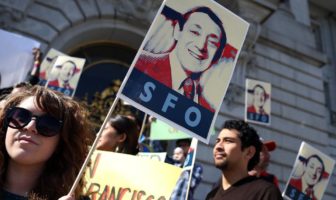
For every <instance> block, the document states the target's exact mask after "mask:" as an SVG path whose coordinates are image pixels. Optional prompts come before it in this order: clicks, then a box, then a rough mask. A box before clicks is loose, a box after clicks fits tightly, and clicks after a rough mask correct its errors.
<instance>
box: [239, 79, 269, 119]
mask: <svg viewBox="0 0 336 200" xmlns="http://www.w3.org/2000/svg"><path fill="white" fill-rule="evenodd" d="M245 121H249V122H253V123H258V124H265V125H270V124H271V84H270V83H266V82H262V81H258V80H252V79H246V90H245Z"/></svg>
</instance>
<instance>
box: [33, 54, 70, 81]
mask: <svg viewBox="0 0 336 200" xmlns="http://www.w3.org/2000/svg"><path fill="white" fill-rule="evenodd" d="M65 55H66V54H64V53H62V52H60V51H57V50H56V49H53V48H51V49H50V50H49V51H48V53H47V55H46V56H45V57H44V59H43V61H42V63H41V65H40V73H39V79H40V82H39V85H43V86H44V85H45V84H46V83H47V80H48V78H49V77H48V76H49V74H50V71H51V69H52V66H53V65H54V63H55V61H56V59H57V57H58V56H65ZM55 78H56V77H50V79H51V80H53V79H55Z"/></svg>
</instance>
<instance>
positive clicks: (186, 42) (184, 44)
mask: <svg viewBox="0 0 336 200" xmlns="http://www.w3.org/2000/svg"><path fill="white" fill-rule="evenodd" d="M220 39H221V30H220V28H219V27H218V25H217V24H216V23H215V22H213V21H212V19H211V18H210V17H209V16H208V15H207V14H205V13H200V12H195V13H193V14H191V15H190V17H189V18H188V19H187V21H186V23H185V24H184V27H183V30H182V31H181V32H180V33H179V35H178V38H177V44H176V47H175V49H176V52H177V58H178V60H179V62H180V63H181V65H182V67H183V68H184V69H185V70H188V71H191V72H202V71H204V70H206V69H207V68H208V67H209V66H210V65H211V62H212V60H213V57H214V55H215V53H216V51H217V49H218V48H219V45H220Z"/></svg>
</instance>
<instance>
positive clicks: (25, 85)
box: [0, 82, 32, 108]
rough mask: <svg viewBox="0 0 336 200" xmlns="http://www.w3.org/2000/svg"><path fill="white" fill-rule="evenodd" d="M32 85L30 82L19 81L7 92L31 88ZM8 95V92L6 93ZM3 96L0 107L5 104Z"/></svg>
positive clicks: (12, 92) (11, 92)
mask: <svg viewBox="0 0 336 200" xmlns="http://www.w3.org/2000/svg"><path fill="white" fill-rule="evenodd" d="M31 87H32V85H31V84H30V83H27V82H21V83H17V84H15V85H14V87H13V89H12V90H11V91H10V93H9V94H14V93H16V92H20V91H23V90H28V89H29V88H31ZM6 95H8V94H6ZM5 102H6V101H5V98H3V99H1V100H0V108H1V107H3V106H4V105H5Z"/></svg>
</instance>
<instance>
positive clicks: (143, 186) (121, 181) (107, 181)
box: [85, 151, 181, 200]
mask: <svg viewBox="0 0 336 200" xmlns="http://www.w3.org/2000/svg"><path fill="white" fill-rule="evenodd" d="M91 158H92V159H91V162H92V164H91V167H90V168H88V169H87V171H86V174H85V175H86V189H85V193H86V194H87V195H88V196H89V197H90V198H91V200H97V199H110V200H131V199H153V200H154V199H160V200H168V199H169V198H170V195H171V192H172V190H173V187H174V186H175V184H176V181H177V179H178V177H179V175H180V174H181V168H178V167H175V166H173V165H170V164H166V163H162V162H157V161H154V160H150V159H143V158H140V157H138V156H132V155H128V154H120V153H114V152H107V151H95V153H94V154H93V156H92V157H91ZM163 172H164V173H163Z"/></svg>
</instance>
